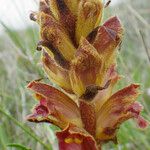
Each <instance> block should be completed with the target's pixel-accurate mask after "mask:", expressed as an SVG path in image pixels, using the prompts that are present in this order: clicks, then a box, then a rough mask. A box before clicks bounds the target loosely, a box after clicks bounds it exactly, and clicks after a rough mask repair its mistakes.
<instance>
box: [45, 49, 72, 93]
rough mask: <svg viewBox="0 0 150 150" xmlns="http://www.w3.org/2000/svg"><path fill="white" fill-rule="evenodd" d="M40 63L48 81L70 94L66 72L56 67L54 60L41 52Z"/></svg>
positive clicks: (58, 66)
mask: <svg viewBox="0 0 150 150" xmlns="http://www.w3.org/2000/svg"><path fill="white" fill-rule="evenodd" d="M42 62H43V67H44V70H45V72H46V73H47V75H48V77H49V79H50V80H51V81H53V82H54V83H56V84H57V85H59V86H60V87H62V88H63V89H65V90H66V91H68V92H71V91H72V90H71V84H70V80H69V73H68V70H67V69H64V68H62V67H61V66H60V65H58V64H57V63H56V61H55V59H54V58H52V57H51V56H50V55H49V54H48V53H47V52H43V57H42Z"/></svg>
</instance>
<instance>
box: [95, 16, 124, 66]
mask: <svg viewBox="0 0 150 150" xmlns="http://www.w3.org/2000/svg"><path fill="white" fill-rule="evenodd" d="M122 34H123V27H122V25H121V23H120V21H119V19H118V18H117V17H112V18H110V19H109V20H107V21H106V22H105V23H104V24H103V25H102V26H101V27H99V29H98V31H97V34H96V37H95V40H94V42H92V44H93V46H94V47H95V48H96V49H97V51H98V53H99V54H101V55H102V56H103V57H104V60H107V61H106V63H107V64H108V65H109V64H112V63H114V60H115V57H114V54H115V49H116V48H117V46H118V45H119V44H120V42H121V39H122Z"/></svg>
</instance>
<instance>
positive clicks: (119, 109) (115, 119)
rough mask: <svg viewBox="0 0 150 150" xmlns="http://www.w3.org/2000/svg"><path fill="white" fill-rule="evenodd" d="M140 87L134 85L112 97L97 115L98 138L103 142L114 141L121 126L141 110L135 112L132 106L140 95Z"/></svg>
mask: <svg viewBox="0 0 150 150" xmlns="http://www.w3.org/2000/svg"><path fill="white" fill-rule="evenodd" d="M138 88H139V85H136V84H132V85H130V86H128V87H126V88H124V89H122V90H120V91H118V92H117V93H115V94H114V95H112V96H111V97H110V98H109V99H108V100H107V101H106V102H105V103H104V104H103V106H102V107H101V109H100V111H99V112H98V113H97V125H96V137H97V139H99V140H101V141H103V140H104V141H105V140H112V139H114V138H115V136H116V130H117V128H118V127H119V126H120V124H121V123H122V122H124V121H126V120H128V119H130V118H133V117H135V114H136V115H137V113H138V112H140V111H141V109H137V111H135V109H134V111H133V110H132V109H131V108H133V107H132V105H133V104H134V102H135V99H136V98H137V96H138V95H139V92H138Z"/></svg>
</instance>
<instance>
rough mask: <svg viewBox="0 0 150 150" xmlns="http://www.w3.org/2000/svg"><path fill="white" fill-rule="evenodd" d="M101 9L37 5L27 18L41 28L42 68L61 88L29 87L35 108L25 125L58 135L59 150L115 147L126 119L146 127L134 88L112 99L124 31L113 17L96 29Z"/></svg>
mask: <svg viewBox="0 0 150 150" xmlns="http://www.w3.org/2000/svg"><path fill="white" fill-rule="evenodd" d="M103 9H104V6H103V3H102V1H101V0H73V1H72V0H41V1H40V7H39V12H33V13H32V14H31V15H30V18H31V19H32V20H33V21H36V22H37V23H38V24H39V26H40V41H39V42H38V45H37V50H39V51H42V64H43V68H44V70H45V72H46V73H47V75H48V77H49V79H50V80H51V81H52V82H53V83H55V84H56V85H58V86H59V87H60V88H59V89H57V88H55V87H53V86H50V85H47V84H44V83H41V82H39V81H33V82H31V83H29V85H28V88H29V89H31V90H32V91H33V92H34V93H35V97H36V99H37V100H38V101H39V104H37V105H36V106H35V107H34V109H33V113H32V114H31V115H29V116H28V117H27V119H28V120H29V121H31V122H47V123H52V124H54V125H56V126H58V127H59V128H60V129H62V130H61V132H57V133H56V135H57V137H58V142H59V148H60V150H98V149H101V145H102V144H103V143H104V142H108V141H114V142H117V137H116V134H117V130H118V128H119V126H120V125H121V124H122V123H123V122H124V121H126V120H128V119H130V118H135V119H136V120H137V122H138V124H139V126H140V127H142V128H145V127H146V126H147V124H148V123H147V122H146V121H145V120H144V119H143V118H142V117H141V116H140V112H141V111H142V109H143V107H142V105H141V104H139V103H138V102H135V100H136V98H137V97H138V95H139V91H138V89H139V85H137V84H131V85H129V86H127V87H125V88H124V89H121V90H119V91H117V92H116V93H113V88H114V86H115V85H116V84H117V82H118V80H119V79H120V76H119V75H118V73H117V71H116V54H117V47H118V46H119V44H120V43H121V40H122V35H123V27H122V25H121V23H120V21H119V19H118V18H117V17H116V16H114V17H111V18H110V19H108V20H107V21H106V22H104V23H103V24H101V25H99V24H100V22H101V20H102V15H103Z"/></svg>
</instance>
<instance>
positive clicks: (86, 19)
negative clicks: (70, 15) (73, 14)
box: [76, 0, 103, 43]
mask: <svg viewBox="0 0 150 150" xmlns="http://www.w3.org/2000/svg"><path fill="white" fill-rule="evenodd" d="M102 10H103V5H102V1H101V0H81V1H80V3H79V8H78V17H77V23H76V40H77V43H79V42H80V38H81V37H82V36H83V37H86V36H87V35H88V34H89V33H90V32H91V31H92V30H93V29H94V28H95V27H97V26H98V25H99V23H100V21H101V18H102Z"/></svg>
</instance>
